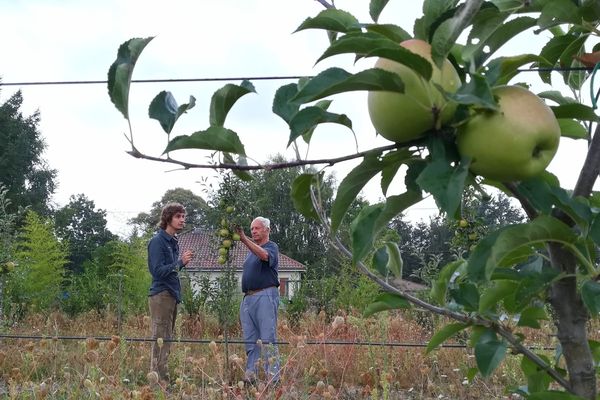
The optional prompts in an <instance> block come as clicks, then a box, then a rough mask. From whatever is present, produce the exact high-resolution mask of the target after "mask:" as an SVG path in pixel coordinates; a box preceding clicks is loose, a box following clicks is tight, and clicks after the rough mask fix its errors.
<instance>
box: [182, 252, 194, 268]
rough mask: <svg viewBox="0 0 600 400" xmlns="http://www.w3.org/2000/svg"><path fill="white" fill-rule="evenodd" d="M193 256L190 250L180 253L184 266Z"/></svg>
mask: <svg viewBox="0 0 600 400" xmlns="http://www.w3.org/2000/svg"><path fill="white" fill-rule="evenodd" d="M192 258H194V252H193V251H191V250H186V251H184V252H183V254H182V255H181V262H182V263H183V265H184V266H186V265H187V264H188V263H189V262H190V261H191V260H192Z"/></svg>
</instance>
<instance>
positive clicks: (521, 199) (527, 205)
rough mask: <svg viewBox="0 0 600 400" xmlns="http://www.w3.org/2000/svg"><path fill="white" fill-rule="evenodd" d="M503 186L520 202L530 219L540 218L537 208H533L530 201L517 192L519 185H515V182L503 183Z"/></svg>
mask: <svg viewBox="0 0 600 400" xmlns="http://www.w3.org/2000/svg"><path fill="white" fill-rule="evenodd" d="M503 185H504V186H505V187H506V188H507V189H508V190H509V191H510V192H511V193H512V194H513V196H515V198H516V199H517V200H519V203H521V207H523V210H525V213H526V214H527V216H528V217H529V219H534V218H535V217H537V216H538V212H537V210H536V209H535V207H533V205H531V203H530V202H529V200H527V199H526V198H525V197H523V196H522V195H521V194H520V193H519V192H518V191H517V185H515V183H514V182H503Z"/></svg>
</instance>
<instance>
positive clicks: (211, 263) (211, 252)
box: [178, 230, 306, 272]
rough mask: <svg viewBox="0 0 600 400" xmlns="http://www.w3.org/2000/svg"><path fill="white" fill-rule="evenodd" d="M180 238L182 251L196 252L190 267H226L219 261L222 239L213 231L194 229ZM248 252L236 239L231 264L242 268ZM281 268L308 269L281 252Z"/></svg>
mask: <svg viewBox="0 0 600 400" xmlns="http://www.w3.org/2000/svg"><path fill="white" fill-rule="evenodd" d="M178 238H179V250H180V252H182V253H183V252H184V251H185V250H192V251H193V252H194V253H195V255H194V258H192V261H190V263H189V264H188V265H187V268H188V269H199V270H206V271H220V270H223V269H224V268H225V267H226V264H224V265H221V264H219V263H218V262H217V259H218V258H219V247H220V245H221V240H220V239H219V238H218V237H217V235H216V234H215V233H213V232H212V231H206V230H193V231H189V232H185V233H182V234H180V235H179V236H178ZM247 254H248V248H247V247H246V246H244V245H243V244H242V243H241V242H235V241H234V242H233V245H232V246H231V248H230V249H229V256H230V260H231V265H233V266H234V267H235V269H236V270H241V269H242V265H243V264H244V260H245V259H246V255H247ZM279 270H280V271H301V272H303V271H306V266H305V265H304V264H302V263H300V262H298V261H296V260H294V259H292V258H290V257H288V256H286V255H285V254H283V253H281V252H280V253H279Z"/></svg>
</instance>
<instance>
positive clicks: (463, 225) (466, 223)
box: [458, 219, 469, 228]
mask: <svg viewBox="0 0 600 400" xmlns="http://www.w3.org/2000/svg"><path fill="white" fill-rule="evenodd" d="M458 226H460V227H461V228H466V227H467V226H469V221H467V220H466V219H461V220H460V221H458Z"/></svg>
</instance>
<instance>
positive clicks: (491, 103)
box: [440, 74, 498, 110]
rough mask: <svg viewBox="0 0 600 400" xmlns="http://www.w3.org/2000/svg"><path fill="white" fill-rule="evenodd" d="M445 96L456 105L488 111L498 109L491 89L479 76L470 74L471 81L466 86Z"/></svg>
mask: <svg viewBox="0 0 600 400" xmlns="http://www.w3.org/2000/svg"><path fill="white" fill-rule="evenodd" d="M440 89H441V88H440ZM441 90H443V89H441ZM446 96H447V97H448V98H450V99H452V100H454V101H455V102H457V103H458V104H464V105H472V106H475V107H478V108H484V109H488V110H497V109H498V103H497V102H496V99H494V95H493V93H492V89H491V88H490V85H489V84H488V82H487V80H486V79H485V78H484V77H482V76H481V75H476V74H472V75H471V80H470V81H469V82H468V83H467V84H465V85H462V86H461V87H460V88H459V89H458V91H457V92H456V93H446Z"/></svg>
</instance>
